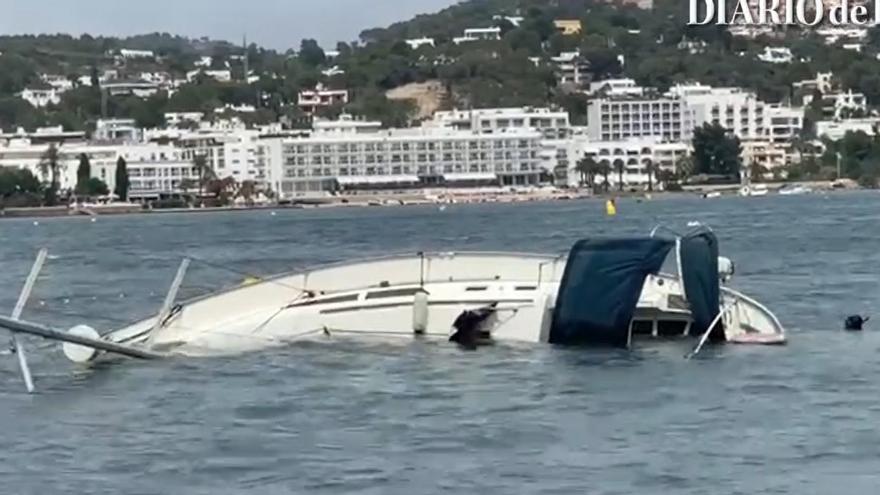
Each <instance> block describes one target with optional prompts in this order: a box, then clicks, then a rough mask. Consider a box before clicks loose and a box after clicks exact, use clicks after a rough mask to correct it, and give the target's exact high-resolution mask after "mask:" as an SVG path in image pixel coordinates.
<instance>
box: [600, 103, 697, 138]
mask: <svg viewBox="0 0 880 495" xmlns="http://www.w3.org/2000/svg"><path fill="white" fill-rule="evenodd" d="M587 120H588V122H589V126H588V129H589V131H588V132H589V136H590V138H591V139H592V140H594V141H620V140H624V139H630V138H642V137H651V136H658V137H660V138H661V139H663V140H665V141H689V140H690V139H691V135H692V134H693V119H692V114H691V112H690V110H689V109H688V108H687V106H686V105H685V103H684V102H683V101H682V100H681V99H679V98H674V97H667V96H629V97H617V98H597V99H593V100H591V101H590V103H589V105H588V107H587Z"/></svg>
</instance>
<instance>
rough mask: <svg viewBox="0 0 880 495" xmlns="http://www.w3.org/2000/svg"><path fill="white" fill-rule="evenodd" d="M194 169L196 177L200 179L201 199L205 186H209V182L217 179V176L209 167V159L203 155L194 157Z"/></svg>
mask: <svg viewBox="0 0 880 495" xmlns="http://www.w3.org/2000/svg"><path fill="white" fill-rule="evenodd" d="M193 168H195V169H196V175H198V177H199V197H201V196H202V195H203V193H204V191H205V186H206V185H208V182H210V181H212V180H214V179H216V178H217V174H215V173H214V169H212V168H211V166H210V165H208V159H207V157H205V155H203V154H201V153H200V154H198V155H196V156H194V157H193Z"/></svg>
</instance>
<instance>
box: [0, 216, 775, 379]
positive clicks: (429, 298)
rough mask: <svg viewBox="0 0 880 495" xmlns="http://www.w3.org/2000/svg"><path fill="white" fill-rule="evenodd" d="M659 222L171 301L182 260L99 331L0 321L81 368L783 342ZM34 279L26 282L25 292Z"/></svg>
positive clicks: (766, 314) (687, 243)
mask: <svg viewBox="0 0 880 495" xmlns="http://www.w3.org/2000/svg"><path fill="white" fill-rule="evenodd" d="M662 230H663V229H662V228H659V227H658V228H656V229H654V231H653V232H652V233H651V235H648V236H644V237H633V238H596V239H584V240H581V241H579V242H577V243H576V244H575V245H574V246H573V247H572V248H571V249H570V251H569V252H568V253H567V254H561V255H553V254H519V253H489V252H477V253H416V254H411V255H402V256H390V257H384V258H380V259H373V260H363V261H352V262H344V263H338V264H333V265H329V266H322V267H316V268H313V269H308V270H305V271H301V272H296V273H288V274H282V275H278V276H274V277H270V278H255V279H250V280H248V281H247V283H243V284H242V285H240V286H237V287H234V288H232V289H229V290H224V291H221V292H217V293H214V294H211V295H208V296H204V297H201V298H197V299H194V300H189V301H184V302H180V303H176V301H175V297H176V293H177V290H178V288H179V287H180V285H181V283H182V281H183V278H184V276H185V274H186V270H187V267H188V265H189V260H184V262H183V263H182V264H181V267H180V269H179V270H178V273H177V276H176V277H175V279H174V281H173V283H172V285H171V288H170V290H169V292H168V295H167V296H166V299H165V304H164V305H163V306H162V308H161V309H160V311H159V313H158V314H157V315H156V316H154V317H151V318H148V319H146V320H143V321H140V322H136V323H134V324H131V325H129V326H126V327H124V328H120V329H116V330H112V331H109V332H106V333H99V332H97V331H96V330H94V329H91V328H90V327H87V326H82V325H80V326H77V327H74V328H72V329H71V330H70V331H67V332H64V331H59V330H54V329H50V328H47V327H45V326H42V325H39V324H36V323H32V322H24V321H21V320H19V319H18V315H16V314H15V313H13V317H12V318H7V317H0V328H6V329H8V330H10V331H12V332H13V334H14V335H17V334H18V333H27V334H32V335H37V336H40V337H44V338H48V339H51V340H59V341H62V342H64V344H63V350H64V353H65V355H66V356H67V357H68V358H70V359H71V360H72V361H75V362H79V363H88V362H93V361H95V360H99V359H102V356H105V355H108V354H117V355H119V354H121V355H124V356H129V357H134V358H140V359H153V358H158V357H166V356H172V355H184V356H208V355H222V354H235V353H242V352H250V351H259V350H261V349H266V348H269V347H274V346H282V345H288V344H290V343H292V342H297V341H302V340H309V339H326V338H328V337H330V338H332V337H334V336H337V335H345V336H360V337H371V336H372V337H382V338H414V337H415V338H436V339H442V340H448V341H451V342H455V343H457V344H458V345H462V346H464V347H467V348H476V347H478V346H480V345H484V344H487V343H493V342H503V341H513V342H531V343H550V344H556V345H564V346H612V347H620V348H632V347H633V346H635V345H637V343H638V342H639V341H642V340H645V339H655V340H656V339H661V340H662V339H675V340H679V339H689V338H690V339H695V340H696V342H697V344H696V347H695V349H694V353H696V352H699V350H700V349H702V347H703V346H704V345H705V344H707V343H722V342H730V343H743V344H782V343H785V340H786V339H785V330H784V329H783V327H782V325H781V324H780V322H779V320H778V319H777V318H776V316H775V315H774V314H773V313H772V312H771V311H770V310H769V309H767V308H766V307H765V306H763V305H761V304H760V303H758V302H757V301H755V300H754V299H752V298H750V297H748V296H746V295H745V294H743V293H741V292H738V291H736V290H734V289H731V288H729V287H725V286H724V285H723V283H724V282H725V281H727V280H728V279H729V278H730V277H731V276H732V275H733V274H734V265H733V263H732V262H731V261H730V260H728V259H727V258H724V257H720V256H719V253H718V240H717V238H716V237H715V235H714V233H713V232H712V231H711V230H710V229H708V228H707V227H705V226H702V225H699V224H693V225H691V230H690V231H689V232H688V233H685V234H683V235H674V236H662V235H660V232H661V231H662ZM43 253H45V252H43ZM42 256H43V259H45V254H42ZM38 261H39V260H38ZM41 264H42V262H41V261H40V262H39V263H38V264H35V270H32V277H33V280H35V279H36V275H34V273H35V272H38V271H39V267H38V265H41ZM664 267H668V268H669V270H668V271H663V269H664ZM32 285H33V284H32V279H31V278H29V282H28V284H26V290H24V291H23V292H22V297H23V299H24V300H26V298H27V293H29V291H30V289H29V288H28V287H29V286H32ZM19 355H20V356H23V352H22V353H20V354H19ZM22 367H23V369H24V368H26V363H25V364H22Z"/></svg>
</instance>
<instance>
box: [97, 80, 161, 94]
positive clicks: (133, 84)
mask: <svg viewBox="0 0 880 495" xmlns="http://www.w3.org/2000/svg"><path fill="white" fill-rule="evenodd" d="M101 89H103V90H104V91H106V92H107V93H109V94H110V95H111V96H137V97H138V98H149V97H150V96H153V95H155V94H156V93H158V92H159V89H160V88H159V85H158V84H156V83H151V82H148V81H142V80H132V81H128V80H123V79H115V80H110V81H107V82H105V83H103V84H102V85H101Z"/></svg>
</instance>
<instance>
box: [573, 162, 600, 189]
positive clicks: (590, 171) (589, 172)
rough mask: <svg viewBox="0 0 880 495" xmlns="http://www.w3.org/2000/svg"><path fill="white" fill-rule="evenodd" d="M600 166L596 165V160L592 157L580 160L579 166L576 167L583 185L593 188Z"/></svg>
mask: <svg viewBox="0 0 880 495" xmlns="http://www.w3.org/2000/svg"><path fill="white" fill-rule="evenodd" d="M598 167H599V164H597V163H596V160H593V158H592V157H590V156H585V157H583V158H581V159H580V160H578V162H577V165H575V167H574V168H575V170H577V171H578V173H579V174H580V175H581V185H584V184H589V185H590V187H591V188H592V187H593V186H594V185H593V182H594V181H593V179H594V178H595V175H596V170H597V169H598Z"/></svg>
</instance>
